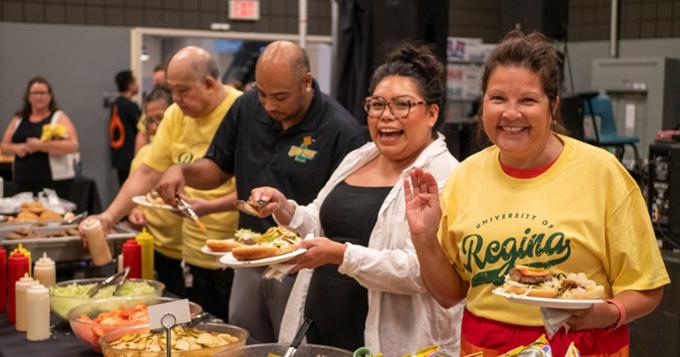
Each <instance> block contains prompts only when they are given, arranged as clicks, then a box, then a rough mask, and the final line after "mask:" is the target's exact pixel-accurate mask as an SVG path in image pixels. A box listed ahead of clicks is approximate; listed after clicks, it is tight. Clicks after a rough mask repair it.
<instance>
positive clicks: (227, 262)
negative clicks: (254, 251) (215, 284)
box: [220, 248, 307, 268]
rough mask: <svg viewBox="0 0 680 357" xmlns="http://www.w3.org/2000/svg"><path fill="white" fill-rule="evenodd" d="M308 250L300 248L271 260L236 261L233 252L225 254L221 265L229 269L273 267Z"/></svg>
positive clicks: (221, 259) (270, 258)
mask: <svg viewBox="0 0 680 357" xmlns="http://www.w3.org/2000/svg"><path fill="white" fill-rule="evenodd" d="M306 251H307V249H305V248H300V249H298V250H294V251H292V252H290V253H286V254H281V255H275V256H273V257H269V258H264V259H257V260H236V258H234V256H233V255H232V254H231V252H229V253H227V254H225V255H223V256H222V258H220V263H221V264H222V265H224V266H227V267H229V268H255V267H262V266H266V265H272V264H276V263H283V262H285V261H288V260H291V259H293V258H295V257H297V256H298V255H300V254H302V253H304V252H306Z"/></svg>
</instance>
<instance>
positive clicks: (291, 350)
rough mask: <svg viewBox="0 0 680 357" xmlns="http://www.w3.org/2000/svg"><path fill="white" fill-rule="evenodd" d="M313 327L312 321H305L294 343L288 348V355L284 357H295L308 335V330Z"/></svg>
mask: <svg viewBox="0 0 680 357" xmlns="http://www.w3.org/2000/svg"><path fill="white" fill-rule="evenodd" d="M311 325H312V320H311V319H305V322H303V323H302V325H301V326H300V328H299V329H298V331H297V333H296V334H295V338H294V339H293V342H291V343H290V346H289V347H288V350H286V354H284V355H283V357H293V356H294V355H295V353H296V352H297V349H298V347H300V343H302V340H303V339H304V338H305V335H306V334H307V330H309V326H311Z"/></svg>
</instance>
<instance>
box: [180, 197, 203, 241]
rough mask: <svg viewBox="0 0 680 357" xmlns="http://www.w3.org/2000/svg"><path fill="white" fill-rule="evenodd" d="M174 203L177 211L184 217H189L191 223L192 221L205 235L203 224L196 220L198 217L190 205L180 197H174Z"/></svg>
mask: <svg viewBox="0 0 680 357" xmlns="http://www.w3.org/2000/svg"><path fill="white" fill-rule="evenodd" d="M175 203H176V204H177V209H179V211H180V212H182V214H183V215H185V216H186V217H189V218H190V219H191V220H192V221H194V222H195V223H196V224H197V225H198V227H199V228H200V229H201V231H203V233H207V232H206V229H205V226H204V225H203V222H201V221H200V220H199V219H198V215H197V214H196V211H194V209H193V208H191V205H190V204H189V203H188V202H187V201H185V200H184V199H183V198H182V197H179V195H178V196H175Z"/></svg>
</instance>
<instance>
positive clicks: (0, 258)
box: [0, 246, 7, 313]
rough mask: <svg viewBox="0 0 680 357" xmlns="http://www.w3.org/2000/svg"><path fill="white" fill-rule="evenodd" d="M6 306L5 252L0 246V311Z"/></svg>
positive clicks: (3, 310)
mask: <svg viewBox="0 0 680 357" xmlns="http://www.w3.org/2000/svg"><path fill="white" fill-rule="evenodd" d="M6 306H7V252H5V249H4V248H2V246H0V313H3V312H5V308H6Z"/></svg>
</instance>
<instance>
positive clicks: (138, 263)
mask: <svg viewBox="0 0 680 357" xmlns="http://www.w3.org/2000/svg"><path fill="white" fill-rule="evenodd" d="M123 266H124V267H130V273H129V274H128V278H134V279H141V278H142V246H141V245H139V243H137V241H136V240H134V239H128V240H127V241H126V242H125V243H123Z"/></svg>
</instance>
